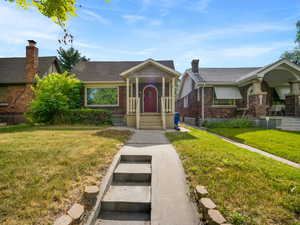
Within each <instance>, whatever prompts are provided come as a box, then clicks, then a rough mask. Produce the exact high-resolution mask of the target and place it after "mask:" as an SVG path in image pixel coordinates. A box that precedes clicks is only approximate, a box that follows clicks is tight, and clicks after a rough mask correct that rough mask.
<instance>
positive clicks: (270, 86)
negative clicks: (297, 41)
mask: <svg viewBox="0 0 300 225" xmlns="http://www.w3.org/2000/svg"><path fill="white" fill-rule="evenodd" d="M299 87H300V67H299V66H298V65H296V64H294V63H292V62H290V61H288V60H287V59H282V60H279V61H276V62H274V63H272V64H270V65H267V66H265V67H250V68H248V67H245V68H204V67H203V68H202V67H199V60H197V59H195V60H193V61H192V68H190V69H187V70H186V71H185V72H184V74H183V76H182V82H181V86H180V89H179V96H178V98H177V101H176V110H177V111H178V112H180V113H181V116H182V118H183V119H184V120H185V121H189V122H191V123H197V122H198V121H201V120H202V121H204V120H211V119H226V118H234V117H237V116H247V117H249V118H253V119H259V118H261V117H264V116H272V115H274V116H275V115H276V116H293V117H295V116H296V117H300V88H299Z"/></svg>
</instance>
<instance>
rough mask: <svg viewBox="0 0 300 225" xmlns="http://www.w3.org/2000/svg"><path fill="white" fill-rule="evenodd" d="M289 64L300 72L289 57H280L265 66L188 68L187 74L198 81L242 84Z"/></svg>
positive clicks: (299, 68)
mask: <svg viewBox="0 0 300 225" xmlns="http://www.w3.org/2000/svg"><path fill="white" fill-rule="evenodd" d="M284 64H286V65H288V66H289V67H291V68H293V69H294V70H296V71H299V72H300V67H299V66H298V65H296V64H295V63H292V62H290V61H289V60H287V59H280V60H278V61H276V62H274V63H271V64H269V65H267V66H265V67H241V68H205V67H200V68H199V73H193V72H192V69H188V70H186V72H185V74H188V75H190V77H191V78H192V79H193V80H194V81H195V82H196V83H203V82H205V83H212V84H240V83H244V82H247V81H248V80H250V79H255V78H257V77H263V75H264V74H266V73H268V72H270V71H271V70H273V69H275V68H277V67H279V66H281V65H284Z"/></svg>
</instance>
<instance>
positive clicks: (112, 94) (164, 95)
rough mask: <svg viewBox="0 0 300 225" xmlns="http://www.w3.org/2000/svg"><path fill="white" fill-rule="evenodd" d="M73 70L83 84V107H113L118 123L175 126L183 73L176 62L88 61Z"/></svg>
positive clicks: (151, 60) (151, 127)
mask: <svg viewBox="0 0 300 225" xmlns="http://www.w3.org/2000/svg"><path fill="white" fill-rule="evenodd" d="M72 73H74V74H75V75H76V76H77V77H78V78H79V79H80V80H81V81H82V82H83V83H84V106H85V107H88V108H95V109H108V110H111V111H112V113H113V121H114V122H115V124H125V125H127V126H129V127H135V128H137V129H167V128H173V116H174V113H175V99H176V94H175V85H176V82H177V79H178V78H179V76H180V73H179V72H177V71H175V67H174V62H173V61H171V60H162V61H156V60H153V59H147V60H145V61H115V62H91V61H88V62H80V63H79V64H77V65H76V66H75V68H74V69H73V71H72Z"/></svg>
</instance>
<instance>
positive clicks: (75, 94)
mask: <svg viewBox="0 0 300 225" xmlns="http://www.w3.org/2000/svg"><path fill="white" fill-rule="evenodd" d="M36 80H37V85H36V86H35V87H33V93H34V95H35V99H34V100H33V101H32V102H31V104H30V105H29V110H28V112H27V113H26V117H27V118H28V119H29V120H30V121H32V122H35V123H50V122H53V119H54V118H55V116H56V115H59V114H60V113H62V112H64V111H65V110H69V109H77V108H80V106H81V103H82V102H81V100H82V96H81V90H82V83H81V81H80V80H78V79H77V78H76V77H75V76H70V75H69V74H68V73H67V72H65V73H63V74H59V73H52V74H49V75H48V76H46V77H44V78H42V79H41V78H39V77H38V76H37V77H36Z"/></svg>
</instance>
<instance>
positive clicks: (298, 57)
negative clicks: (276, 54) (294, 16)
mask: <svg viewBox="0 0 300 225" xmlns="http://www.w3.org/2000/svg"><path fill="white" fill-rule="evenodd" d="M296 27H297V35H296V39H295V43H296V44H297V46H296V47H295V48H294V49H293V50H292V51H286V52H285V53H283V54H282V56H281V58H286V59H288V60H290V61H292V62H294V63H296V64H298V65H300V21H298V22H297V24H296Z"/></svg>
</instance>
